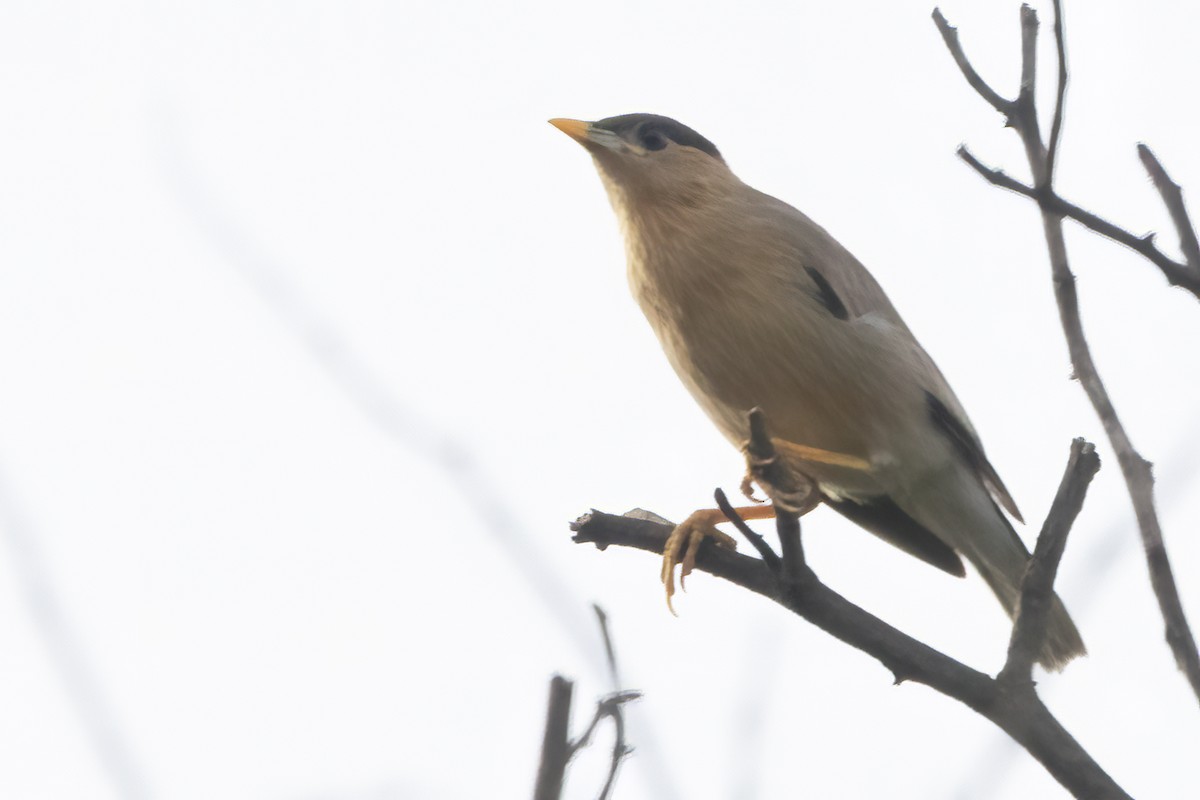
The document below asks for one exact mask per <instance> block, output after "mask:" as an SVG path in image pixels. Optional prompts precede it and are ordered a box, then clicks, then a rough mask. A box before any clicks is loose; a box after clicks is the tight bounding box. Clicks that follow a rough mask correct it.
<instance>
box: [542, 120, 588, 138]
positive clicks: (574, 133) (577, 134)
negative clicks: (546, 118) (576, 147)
mask: <svg viewBox="0 0 1200 800" xmlns="http://www.w3.org/2000/svg"><path fill="white" fill-rule="evenodd" d="M550 124H551V125H553V126H554V127H556V128H558V129H559V130H560V131H562V132H563V133H565V134H566V135H567V136H570V137H571V138H572V139H574V140H575V141H577V142H579V143H580V144H583V143H584V142H587V141H589V139H590V138H591V137H590V136H589V135H588V134H589V133H590V132H591V128H592V123H590V122H584V121H583V120H581V119H565V118H563V117H556V118H554V119H552V120H550Z"/></svg>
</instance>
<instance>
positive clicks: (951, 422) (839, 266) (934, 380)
mask: <svg viewBox="0 0 1200 800" xmlns="http://www.w3.org/2000/svg"><path fill="white" fill-rule="evenodd" d="M784 205H785V206H786V204H784ZM786 208H787V211H786V212H785V213H786V215H787V216H789V217H791V218H792V224H793V225H795V226H796V228H797V230H801V229H803V230H804V231H805V235H803V236H802V237H800V238H801V239H802V240H803V241H804V242H805V243H806V244H805V246H804V247H803V248H798V250H800V252H799V253H798V255H799V258H800V262H801V264H800V266H801V267H802V269H803V272H804V274H805V275H806V276H807V278H808V280H809V281H811V291H812V293H813V294H814V296H815V297H816V298H817V299H818V300H819V301H820V302H821V304H822V305H824V306H825V308H826V309H827V310H828V311H829V312H830V313H831V314H832V315H833V316H835V317H837V318H838V319H842V320H847V321H849V320H853V319H856V318H858V317H862V316H865V315H867V314H873V315H875V316H876V317H878V318H882V319H884V320H887V321H888V322H890V323H892V324H893V325H894V326H896V328H898V330H897V331H896V333H897V335H902V336H907V337H909V339H910V340H911V341H912V344H913V346H914V347H915V348H916V350H917V351H918V353H919V361H920V362H921V364H922V366H924V372H925V373H926V381H927V383H926V393H927V399H928V401H929V414H930V418H931V420H932V421H933V423H934V428H935V429H937V430H938V431H939V432H940V433H941V435H943V436H946V437H947V438H948V439H949V440H950V441H951V442H952V444H953V445H954V448H955V450H956V451H957V452H958V454H959V456H960V457H961V458H962V459H963V460H964V462H965V463H966V464H967V466H968V467H969V468H970V469H971V470H972V471H973V472H974V473H975V475H976V476H978V478H979V480H980V481H981V482H982V483H983V485H984V486H985V487H986V488H987V490H988V492H989V494H991V496H992V498H993V499H994V500H995V501H996V502H997V503H998V504H999V505H1000V506H1002V507H1003V508H1004V510H1006V511H1007V512H1008V513H1009V514H1011V515H1012V516H1013V518H1014V519H1016V520H1018V521H1022V522H1023V521H1024V520H1023V519H1022V517H1021V512H1020V509H1018V508H1017V504H1016V502H1015V501H1014V500H1013V498H1012V494H1010V493H1009V491H1008V488H1007V487H1005V485H1004V481H1002V480H1001V479H1000V475H999V474H998V473H997V472H996V469H995V467H993V466H992V464H991V462H990V461H988V458H987V455H986V453H984V450H983V444H982V442H980V440H979V435H978V434H977V433H975V429H974V427H972V425H971V422H970V420H969V419H967V415H966V412H965V411H964V410H963V408H962V405H961V404H960V403H959V402H958V398H957V397H955V396H954V392H953V390H951V388H950V384H949V383H947V382H946V379H945V377H943V375H942V373H941V370H939V369H938V368H937V365H936V364H934V363H933V359H931V358H930V357H929V355H928V354H927V353H925V351H924V349H923V348H922V347H921V346H920V344H919V343H918V342H917V340H916V338H915V337H913V335H912V332H911V331H909V329H908V327H907V326H906V325H905V324H904V321H903V320H902V319H901V318H900V315H899V313H898V312H897V311H896V309H895V307H894V306H893V305H892V302H891V301H890V300H888V297H887V295H886V294H885V293H884V291H883V288H882V287H881V286H880V285H879V283H878V282H877V281H876V280H875V278H874V277H872V275H871V273H870V272H868V271H867V268H866V267H864V266H863V265H862V263H861V262H860V261H859V260H858V259H857V258H855V257H854V255H853V254H852V253H850V251H848V250H847V249H846V248H845V247H843V246H842V245H841V244H839V243H838V242H837V240H835V239H834V238H833V237H832V236H830V235H829V233H828V232H827V231H826V230H825V229H824V228H822V227H820V226H819V225H817V224H816V223H815V222H813V221H812V220H811V219H809V218H808V217H807V216H805V215H804V214H803V213H802V212H800V211H797V210H796V209H794V208H792V207H791V206H786Z"/></svg>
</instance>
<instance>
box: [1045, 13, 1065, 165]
mask: <svg viewBox="0 0 1200 800" xmlns="http://www.w3.org/2000/svg"><path fill="white" fill-rule="evenodd" d="M1054 46H1055V50H1056V51H1057V53H1058V86H1057V89H1056V91H1055V93H1054V119H1053V120H1052V121H1051V123H1050V140H1049V143H1048V144H1047V145H1046V185H1047V186H1049V185H1050V184H1051V183H1053V182H1054V162H1055V160H1056V159H1057V158H1058V142H1059V140H1060V139H1061V138H1062V126H1063V108H1064V106H1065V105H1066V97H1067V38H1066V36H1065V35H1064V34H1063V14H1062V0H1054Z"/></svg>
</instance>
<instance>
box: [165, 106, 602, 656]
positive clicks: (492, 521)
mask: <svg viewBox="0 0 1200 800" xmlns="http://www.w3.org/2000/svg"><path fill="white" fill-rule="evenodd" d="M163 117H164V119H163V123H162V125H161V126H160V131H159V135H158V139H159V148H158V150H159V160H160V162H161V165H162V171H163V173H164V177H165V178H166V180H167V183H168V185H169V188H170V189H171V190H172V193H173V194H174V195H175V196H176V198H177V199H178V201H179V203H180V205H181V206H182V207H183V208H184V209H185V210H186V211H187V212H188V215H189V216H190V218H191V219H192V220H193V222H194V223H195V224H196V226H197V227H198V228H199V230H200V232H201V233H202V234H203V235H204V237H205V238H206V239H207V240H208V241H209V242H210V243H211V244H212V246H213V247H214V248H215V249H216V250H217V251H218V252H219V253H220V255H221V256H222V258H223V259H224V260H225V261H226V262H227V263H228V264H230V265H231V266H232V267H233V268H234V269H235V270H236V271H237V272H238V274H240V275H241V276H242V277H243V278H244V279H245V280H246V281H247V283H249V284H250V286H251V287H252V288H253V289H254V290H255V291H256V292H257V293H258V296H259V298H260V299H261V300H262V302H263V304H264V305H265V306H266V307H267V308H268V309H270V311H271V312H272V313H274V314H275V316H276V317H277V318H278V320H279V321H280V322H281V323H282V324H283V326H284V327H285V328H286V329H287V330H288V331H289V332H290V333H292V334H293V335H294V336H295V337H296V339H297V340H298V341H299V342H300V343H301V345H302V346H303V347H304V350H305V352H307V353H308V355H309V356H311V357H312V359H313V361H315V362H316V363H317V365H318V366H319V367H320V368H321V369H322V370H324V371H325V373H326V375H328V376H329V378H330V380H332V381H333V383H334V384H335V385H337V386H338V388H340V389H341V390H342V391H343V392H344V393H345V394H346V396H347V398H348V399H349V400H350V401H351V403H352V404H353V405H354V407H355V408H356V409H357V410H358V411H359V412H360V413H362V415H363V416H364V417H366V418H367V419H368V420H370V422H371V423H372V424H374V425H375V426H376V427H377V428H378V429H379V430H380V431H381V432H382V433H383V434H384V435H385V436H386V437H387V438H388V440H389V441H391V442H392V443H393V444H394V445H396V446H397V447H400V448H402V449H404V450H405V451H409V452H413V453H416V454H418V455H419V456H420V457H421V458H423V459H425V460H426V461H427V462H428V463H429V465H430V466H431V467H432V468H434V469H436V470H438V471H439V472H441V473H442V474H443V475H444V476H445V477H446V479H447V483H448V484H449V486H451V487H453V489H454V490H455V491H456V492H457V493H458V494H459V496H460V497H461V498H462V501H463V505H464V506H466V507H468V508H470V509H471V510H472V511H473V512H474V513H475V515H476V516H477V518H478V519H479V521H480V522H481V523H482V524H483V526H484V528H485V529H486V531H487V533H488V535H489V536H491V538H492V539H493V540H494V541H495V542H497V543H498V544H499V545H500V546H501V549H502V551H503V552H504V553H505V554H507V555H508V557H509V566H510V567H512V568H513V569H514V570H515V571H516V572H517V573H519V574H520V575H521V576H522V578H523V579H524V581H525V582H526V583H527V584H528V585H529V586H530V588H532V590H533V591H534V593H535V594H536V595H537V596H538V598H539V599H540V601H541V602H540V605H541V607H542V608H543V609H544V610H545V612H546V613H547V614H548V615H550V616H551V617H552V618H553V619H554V621H555V622H556V623H557V624H558V627H559V629H560V630H561V632H562V633H563V634H564V635H566V636H567V638H569V639H570V640H571V641H572V642H574V643H575V645H576V646H577V647H578V649H579V651H580V652H581V653H582V654H583V656H584V658H585V659H586V661H587V663H589V664H591V665H594V666H595V667H596V668H597V669H598V670H599V669H600V665H601V663H602V662H603V655H602V654H601V653H600V651H599V650H598V649H597V645H596V640H595V637H593V636H589V635H587V633H586V632H587V631H589V630H591V626H590V625H589V624H588V620H587V617H586V614H585V612H584V609H585V607H586V606H585V603H584V601H583V600H582V598H580V597H579V596H578V595H577V593H576V592H575V591H574V589H572V587H571V585H570V584H569V583H568V582H567V581H565V580H563V579H562V578H561V577H560V576H559V574H558V573H557V572H556V571H555V570H554V569H553V567H551V565H550V564H549V562H548V561H547V560H546V558H545V557H544V556H543V554H542V550H541V549H540V548H539V547H538V546H537V545H536V544H535V543H534V542H533V541H532V539H531V537H530V534H529V533H527V532H526V529H525V528H523V527H522V526H521V525H519V524H518V521H517V515H516V514H515V513H514V512H513V510H512V509H511V508H509V507H508V504H507V503H506V501H505V500H504V498H503V497H502V496H501V493H500V492H499V490H497V489H496V488H495V487H494V486H493V485H492V483H491V481H490V480H489V478H488V476H487V474H486V473H485V472H484V469H483V468H482V467H481V466H480V464H479V462H478V461H477V460H476V458H475V456H474V454H473V453H472V452H471V448H470V446H469V444H468V443H466V442H464V441H462V440H461V439H460V438H458V437H457V436H456V435H455V434H454V433H453V432H452V431H448V430H444V429H442V427H441V426H439V425H438V424H437V423H436V422H434V421H433V420H432V419H430V418H429V417H427V416H425V415H423V414H422V413H420V412H419V411H417V410H416V409H414V408H412V407H410V406H409V405H408V404H407V403H406V402H405V401H404V399H403V398H402V397H401V396H399V395H398V394H397V393H396V392H395V391H394V390H393V389H392V388H391V387H390V386H389V385H388V382H387V381H386V380H385V379H384V378H383V377H382V376H380V375H379V374H378V373H377V371H376V370H375V369H374V368H372V366H371V365H370V364H369V363H367V361H366V360H365V359H363V358H362V357H361V356H359V354H358V353H357V352H356V351H355V348H354V346H353V344H351V343H350V342H349V341H348V340H347V339H346V338H345V337H344V336H343V335H342V334H341V333H340V332H339V331H338V329H337V326H336V325H334V324H333V323H332V322H331V321H330V320H328V319H327V318H325V316H324V315H322V313H321V312H320V311H319V310H318V308H317V307H316V306H315V305H314V304H313V303H312V302H311V301H310V300H309V299H308V298H307V297H305V296H304V294H303V293H302V292H301V290H300V289H299V287H297V286H296V285H295V284H294V283H293V282H292V281H291V280H290V279H289V278H288V274H289V272H288V270H287V268H286V267H285V266H284V265H281V264H279V263H277V262H276V261H275V260H274V259H273V258H272V257H271V256H270V255H269V254H268V253H266V252H264V251H263V250H262V248H261V247H259V246H258V244H257V242H256V241H255V240H254V237H253V236H252V235H251V234H250V232H249V231H247V230H246V229H245V228H244V227H243V226H240V225H239V224H238V223H237V221H236V220H235V219H233V218H231V216H230V215H229V214H228V213H227V212H226V211H225V204H223V203H222V202H221V201H220V200H219V198H217V197H215V196H213V195H212V194H211V193H210V192H209V191H208V189H207V187H206V186H205V185H204V182H203V181H202V180H201V179H200V178H199V177H198V176H197V175H196V174H195V173H194V171H193V168H192V161H191V160H190V159H189V158H188V157H187V155H186V154H185V153H184V152H182V144H181V142H182V139H181V137H180V136H179V134H178V133H177V131H176V130H175V126H174V120H173V117H172V116H171V115H170V114H169V112H167V111H164V112H163ZM401 355H402V353H401Z"/></svg>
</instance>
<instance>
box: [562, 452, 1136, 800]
mask: <svg viewBox="0 0 1200 800" xmlns="http://www.w3.org/2000/svg"><path fill="white" fill-rule="evenodd" d="M768 441H769V440H768ZM1080 469H1083V468H1082V467H1081V468H1080ZM764 488H765V487H764ZM1083 488H1086V482H1085V483H1084V487H1083ZM782 513H783V514H785V515H787V514H789V512H788V511H787V510H786V509H783V510H782ZM733 516H734V517H735V518H736V513H735V514H734V515H733ZM1071 518H1073V515H1065V516H1062V517H1052V522H1048V523H1047V527H1049V526H1051V525H1053V526H1054V527H1055V528H1058V527H1059V526H1060V525H1061V526H1062V527H1069V524H1070V519H1071ZM734 521H735V524H738V525H739V529H741V527H742V526H744V525H745V523H744V522H741V521H740V520H738V519H735V520H734ZM571 529H572V530H573V531H574V532H575V536H574V541H575V542H577V543H580V544H584V543H591V544H595V545H596V547H598V548H599V549H601V550H603V549H605V548H607V547H609V546H611V545H620V546H623V547H634V548H638V549H641V550H646V551H648V552H651V553H658V554H661V553H662V550H663V547H664V545H665V544H666V541H667V537H668V536H669V535H670V533H671V526H670V525H664V524H661V523H657V522H653V521H651V520H647V519H640V518H633V517H621V516H614V515H611V514H604V513H602V512H599V511H593V512H592V513H591V514H588V515H586V516H584V517H581V518H580V519H579V520H577V521H576V522H575V523H574V524H573V525H572V526H571ZM755 536H758V535H757V534H753V536H752V537H750V538H751V540H752V541H753V540H754V539H753V537H755ZM758 538H760V539H761V537H758ZM756 546H757V545H756ZM767 549H768V550H769V548H767ZM696 568H697V569H699V570H701V571H704V572H708V573H709V574H711V575H715V576H717V577H719V578H723V579H725V580H727V581H730V582H732V583H734V584H737V585H738V586H741V587H743V588H745V589H749V590H750V591H752V592H756V593H757V594H761V595H763V596H765V597H768V598H770V599H772V600H774V601H775V602H777V603H779V604H780V605H782V606H784V607H785V608H787V609H789V610H790V611H792V612H793V613H795V614H798V615H799V616H801V617H803V618H804V619H806V620H808V621H809V622H811V623H812V624H814V625H816V626H817V627H819V628H821V629H822V630H824V631H825V632H827V633H829V634H830V635H832V636H834V637H836V638H837V639H840V640H841V641H843V642H845V643H847V644H849V645H850V646H852V647H855V648H857V649H859V650H862V651H863V652H865V653H867V654H868V655H870V656H872V657H874V658H876V659H877V660H879V661H880V662H881V663H882V664H883V665H884V666H885V667H887V668H888V669H889V670H891V672H892V674H893V675H894V676H895V679H896V682H897V683H900V682H902V681H904V680H910V681H913V682H916V683H922V684H925V685H926V686H930V687H932V688H933V689H935V690H937V691H939V692H941V693H942V694H945V695H947V696H948V697H953V698H954V699H956V700H958V701H959V702H961V703H963V704H964V705H966V706H968V707H970V708H972V709H974V710H975V711H976V712H978V713H979V714H981V715H983V716H984V717H986V718H987V719H989V720H991V721H992V722H993V723H995V724H996V725H997V726H998V727H1000V728H1001V729H1002V730H1004V731H1005V732H1006V733H1008V734H1009V735H1010V736H1012V737H1013V739H1015V740H1016V741H1017V742H1018V743H1019V744H1021V745H1022V746H1023V747H1025V749H1026V750H1028V751H1029V752H1030V753H1031V754H1032V755H1033V756H1034V757H1035V758H1036V759H1038V761H1040V762H1041V763H1042V764H1043V765H1044V766H1045V767H1046V769H1047V771H1049V772H1050V774H1051V775H1053V776H1054V778H1055V779H1056V780H1058V781H1059V782H1060V783H1061V784H1062V785H1063V786H1065V787H1066V788H1067V789H1068V790H1069V791H1070V792H1071V793H1072V794H1073V795H1075V796H1076V797H1081V798H1082V797H1086V798H1128V797H1129V796H1128V795H1127V794H1126V793H1125V792H1124V790H1122V789H1121V787H1120V786H1118V785H1117V784H1116V782H1115V781H1113V780H1112V778H1111V777H1109V775H1108V774H1107V773H1105V772H1104V770H1103V769H1102V768H1101V767H1100V766H1099V765H1098V764H1097V763H1096V762H1095V761H1094V760H1093V759H1092V758H1091V756H1090V755H1088V753H1087V752H1086V751H1085V750H1083V748H1082V747H1080V746H1079V743H1078V742H1076V741H1075V740H1074V738H1072V737H1071V735H1070V734H1069V733H1068V732H1067V731H1066V729H1064V728H1063V727H1062V725H1061V724H1060V723H1059V722H1058V720H1057V719H1055V718H1054V716H1053V715H1052V714H1051V713H1050V712H1049V710H1047V709H1046V707H1045V705H1043V704H1042V702H1041V700H1040V699H1039V698H1038V696H1037V694H1036V692H1035V691H1034V688H1033V685H1032V684H1031V683H1030V682H1024V683H1007V682H1001V681H999V680H995V679H993V678H991V677H989V676H988V675H985V674H984V673H982V672H979V671H977V670H974V669H971V668H970V667H968V666H966V665H965V664H962V663H961V662H959V661H956V660H955V659H953V658H950V657H949V656H946V655H944V654H943V653H940V652H938V651H937V650H934V649H933V648H931V647H929V646H928V645H926V644H924V643H922V642H920V641H918V640H916V639H914V638H912V637H911V636H908V635H907V634H905V633H902V632H901V631H899V630H897V629H896V628H893V627H892V626H890V625H888V624H887V623H886V622H884V621H883V620H881V619H879V618H878V617H875V616H874V615H872V614H870V613H868V612H866V611H864V610H863V609H861V608H859V607H858V606H856V605H854V604H853V603H851V602H850V601H848V600H846V599H845V598H844V597H842V596H841V595H839V594H838V593H837V592H835V591H833V590H832V589H830V588H829V587H828V586H826V585H825V584H823V583H822V582H821V581H820V579H818V578H817V576H816V575H815V574H814V573H813V572H812V571H811V570H810V569H808V568H807V566H803V567H802V576H801V578H800V579H799V580H797V581H786V580H780V576H779V575H778V574H777V573H778V572H779V570H778V569H773V568H772V567H771V566H769V565H768V564H767V563H765V562H764V561H761V560H759V559H756V558H752V557H751V556H747V555H744V554H741V553H737V552H735V551H733V550H729V549H727V548H722V547H711V546H707V545H706V546H702V547H701V548H700V551H699V553H698V555H697V559H696ZM1052 578H1053V576H1052V575H1051V576H1050V579H1051V580H1052Z"/></svg>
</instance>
